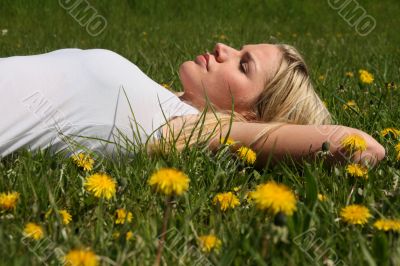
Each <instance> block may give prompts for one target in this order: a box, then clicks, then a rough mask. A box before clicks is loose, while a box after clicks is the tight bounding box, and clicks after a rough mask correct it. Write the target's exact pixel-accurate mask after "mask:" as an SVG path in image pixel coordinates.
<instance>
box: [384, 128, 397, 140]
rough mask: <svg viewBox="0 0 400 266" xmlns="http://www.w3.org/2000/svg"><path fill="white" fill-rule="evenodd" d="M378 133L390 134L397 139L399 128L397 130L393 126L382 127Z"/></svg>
mask: <svg viewBox="0 0 400 266" xmlns="http://www.w3.org/2000/svg"><path fill="white" fill-rule="evenodd" d="M380 135H381V136H382V137H386V136H392V137H393V138H396V139H397V138H398V137H399V136H400V130H398V129H396V128H394V127H388V128H385V129H382V130H381V132H380Z"/></svg>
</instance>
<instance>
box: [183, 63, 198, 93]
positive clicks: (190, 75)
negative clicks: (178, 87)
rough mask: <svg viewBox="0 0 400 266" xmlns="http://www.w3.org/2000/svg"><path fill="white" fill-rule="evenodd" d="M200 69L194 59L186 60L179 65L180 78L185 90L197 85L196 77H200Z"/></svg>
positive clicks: (188, 90)
mask: <svg viewBox="0 0 400 266" xmlns="http://www.w3.org/2000/svg"><path fill="white" fill-rule="evenodd" d="M199 74H200V73H199V69H198V67H197V64H196V63H195V62H194V61H186V62H184V63H183V64H182V65H180V67H179V78H180V80H181V83H182V87H183V90H184V91H185V92H189V93H190V91H191V88H193V87H196V83H197V82H196V80H197V79H196V78H199Z"/></svg>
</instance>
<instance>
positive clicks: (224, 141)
mask: <svg viewBox="0 0 400 266" xmlns="http://www.w3.org/2000/svg"><path fill="white" fill-rule="evenodd" d="M219 143H221V144H224V145H228V146H231V145H233V144H235V141H234V140H233V139H232V138H220V140H219Z"/></svg>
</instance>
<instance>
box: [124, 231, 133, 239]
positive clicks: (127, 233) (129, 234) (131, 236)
mask: <svg viewBox="0 0 400 266" xmlns="http://www.w3.org/2000/svg"><path fill="white" fill-rule="evenodd" d="M132 238H133V232H132V231H128V232H126V235H125V239H126V241H129V240H131V239H132Z"/></svg>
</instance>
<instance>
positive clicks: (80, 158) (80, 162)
mask: <svg viewBox="0 0 400 266" xmlns="http://www.w3.org/2000/svg"><path fill="white" fill-rule="evenodd" d="M72 160H73V161H74V162H75V164H76V165H77V166H79V167H81V168H82V169H83V170H84V171H91V170H92V169H93V165H94V160H93V159H92V157H90V155H88V154H84V153H79V154H77V155H73V156H72Z"/></svg>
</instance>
